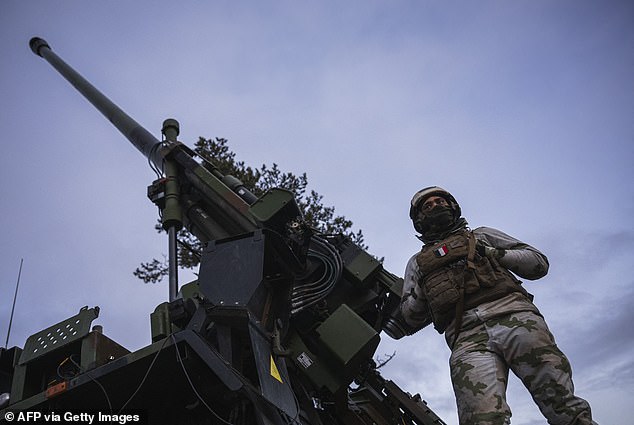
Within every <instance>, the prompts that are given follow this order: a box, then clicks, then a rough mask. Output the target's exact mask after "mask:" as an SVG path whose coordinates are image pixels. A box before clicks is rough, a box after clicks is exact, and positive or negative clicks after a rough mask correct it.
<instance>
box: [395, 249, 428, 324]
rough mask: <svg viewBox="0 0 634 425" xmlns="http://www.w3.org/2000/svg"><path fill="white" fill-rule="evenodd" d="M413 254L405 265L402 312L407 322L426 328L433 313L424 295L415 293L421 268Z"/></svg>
mask: <svg viewBox="0 0 634 425" xmlns="http://www.w3.org/2000/svg"><path fill="white" fill-rule="evenodd" d="M417 255H418V253H416V254H415V255H413V256H412V258H410V259H409V261H408V262H407V266H406V267H405V275H404V276H403V296H402V298H401V314H402V315H403V318H404V319H405V322H406V323H407V324H408V325H409V326H411V327H412V328H413V329H415V330H419V329H422V328H424V327H425V326H427V325H429V324H430V323H431V314H430V312H429V308H428V307H427V301H426V300H425V299H423V298H422V295H419V296H417V295H416V294H415V293H414V287H415V286H416V285H417V284H418V281H419V279H420V270H419V269H418V263H416V256H417Z"/></svg>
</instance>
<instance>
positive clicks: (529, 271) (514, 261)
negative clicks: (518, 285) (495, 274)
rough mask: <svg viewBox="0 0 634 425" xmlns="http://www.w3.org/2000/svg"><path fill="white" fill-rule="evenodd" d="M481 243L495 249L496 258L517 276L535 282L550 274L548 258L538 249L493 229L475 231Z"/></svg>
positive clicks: (483, 228)
mask: <svg viewBox="0 0 634 425" xmlns="http://www.w3.org/2000/svg"><path fill="white" fill-rule="evenodd" d="M473 233H474V234H475V236H476V239H477V240H478V242H479V243H481V244H484V245H485V246H488V247H492V248H495V251H494V254H493V255H494V257H495V259H497V261H498V263H500V265H501V266H502V267H505V268H507V269H508V270H510V271H512V272H513V273H515V274H516V275H517V276H519V277H521V278H524V279H528V280H535V279H539V278H541V277H544V276H546V273H548V266H549V265H548V258H546V256H545V255H544V254H542V253H541V252H540V251H538V250H537V249H536V248H533V247H532V246H530V245H528V244H526V243H524V242H521V241H519V240H517V239H515V238H513V237H512V236H509V235H507V234H506V233H504V232H501V231H499V230H497V229H493V228H491V227H478V228H477V229H474V230H473Z"/></svg>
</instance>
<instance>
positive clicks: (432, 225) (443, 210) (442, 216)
mask: <svg viewBox="0 0 634 425" xmlns="http://www.w3.org/2000/svg"><path fill="white" fill-rule="evenodd" d="M453 222H454V217H453V210H452V209H451V207H450V206H448V205H436V206H435V207H434V208H433V209H432V210H431V211H429V212H427V213H425V214H424V215H423V217H422V220H421V224H422V225H423V227H426V228H428V229H429V230H431V231H436V232H437V231H440V230H444V229H447V228H448V227H449V226H451V225H452V224H453Z"/></svg>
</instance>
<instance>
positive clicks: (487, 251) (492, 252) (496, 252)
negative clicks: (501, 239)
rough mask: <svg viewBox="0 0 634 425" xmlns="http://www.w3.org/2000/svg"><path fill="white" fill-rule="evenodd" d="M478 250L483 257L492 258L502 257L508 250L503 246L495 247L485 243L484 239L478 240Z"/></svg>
mask: <svg viewBox="0 0 634 425" xmlns="http://www.w3.org/2000/svg"><path fill="white" fill-rule="evenodd" d="M476 252H477V253H478V254H480V255H481V256H483V257H487V258H491V259H496V260H497V259H500V258H502V257H504V254H506V250H504V249H501V248H493V247H492V246H489V245H486V244H484V242H482V241H477V242H476Z"/></svg>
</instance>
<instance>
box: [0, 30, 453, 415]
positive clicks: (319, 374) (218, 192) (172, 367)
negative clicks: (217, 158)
mask: <svg viewBox="0 0 634 425" xmlns="http://www.w3.org/2000/svg"><path fill="white" fill-rule="evenodd" d="M30 46H31V49H32V50H33V52H34V53H36V54H37V55H39V56H41V57H43V58H44V59H46V60H47V61H48V62H49V63H50V64H51V65H52V66H53V67H54V68H55V69H57V70H58V71H59V72H60V73H61V74H62V75H63V76H64V77H65V78H66V79H67V80H68V81H69V82H70V83H71V84H72V85H73V86H75V87H76V88H77V90H79V91H80V92H81V93H82V94H83V95H84V96H85V97H86V98H87V99H88V100H89V101H90V102H91V103H93V105H94V106H95V107H96V108H97V109H98V110H100V111H101V112H102V113H103V114H104V115H105V116H106V117H107V118H108V119H109V120H110V121H111V122H112V123H113V124H114V125H115V127H117V129H119V130H120V131H121V133H123V135H124V136H125V137H126V138H128V140H129V141H130V142H131V143H132V144H133V145H134V146H135V147H136V148H137V149H138V150H139V151H141V153H143V155H145V156H146V158H148V160H149V161H150V163H151V164H152V165H153V167H154V168H155V169H156V170H160V174H161V177H160V178H159V179H158V180H156V181H155V182H153V183H152V185H151V186H150V188H149V190H148V195H149V197H150V199H151V200H152V201H153V202H154V203H155V204H156V205H157V206H158V207H159V208H160V209H161V217H162V223H163V227H164V228H165V229H166V230H168V234H169V238H170V243H169V246H170V259H171V260H170V261H171V263H170V296H169V301H168V302H165V303H162V304H160V305H159V306H157V307H156V309H155V310H154V312H153V313H152V314H151V315H150V320H151V329H152V344H151V345H148V346H146V347H144V348H141V349H140V350H137V351H135V352H129V351H128V350H126V349H125V348H123V347H121V346H120V345H119V344H117V343H116V342H114V341H112V340H111V339H110V338H108V337H106V336H105V335H103V333H102V332H101V331H100V329H94V328H93V329H92V330H91V328H90V325H91V322H92V321H93V320H94V319H95V318H96V317H97V316H98V314H99V308H98V307H95V308H91V309H89V308H87V307H85V308H82V309H81V310H80V312H79V313H78V314H77V315H75V316H73V317H71V318H69V319H67V320H64V321H62V322H60V323H58V324H55V325H53V326H51V327H49V328H47V329H44V330H42V331H40V332H38V333H36V334H34V335H32V336H31V337H29V338H28V339H27V341H26V343H25V345H24V348H19V347H13V348H11V349H9V350H5V349H0V394H2V395H3V396H2V397H0V403H4V405H3V404H0V409H4V410H0V417H3V414H4V413H5V412H8V411H24V410H47V411H51V410H64V409H66V410H68V409H77V408H82V409H95V410H99V411H102V412H106V413H110V414H118V413H122V412H123V413H125V412H128V411H138V410H140V411H143V412H146V414H147V417H148V420H149V423H174V424H185V423H188V424H235V425H238V424H261V425H265V424H266V425H269V424H270V425H282V424H302V425H330V424H332V425H340V424H341V425H342V424H360V425H361V424H364V425H365V424H385V425H387V424H418V425H421V424H425V425H430V424H442V423H443V422H442V421H441V420H440V418H438V416H436V414H435V413H434V412H432V411H431V410H430V409H429V408H428V407H427V405H426V403H425V402H424V401H422V400H421V398H420V396H418V395H417V396H414V397H412V396H410V395H409V394H407V393H406V392H404V391H403V390H402V389H400V388H399V387H398V385H396V384H395V383H394V382H392V381H389V380H385V379H384V378H383V377H381V375H380V374H379V372H378V371H377V370H376V364H375V363H374V362H373V360H372V356H373V355H374V352H375V350H376V348H377V346H378V343H379V333H380V332H381V331H385V332H386V333H387V334H388V335H389V336H391V337H393V338H400V337H402V336H403V335H405V334H406V333H409V332H410V331H411V329H408V328H407V326H406V325H404V323H403V321H402V320H401V318H400V316H399V309H398V304H399V300H400V295H401V294H400V292H401V288H402V279H400V278H398V277H397V276H395V275H393V274H391V273H389V272H388V271H386V270H385V269H384V268H383V267H382V265H381V263H380V262H379V261H377V260H376V259H375V258H374V257H372V256H371V255H370V254H368V253H367V252H366V251H365V250H363V249H362V248H360V247H359V246H357V245H355V244H354V243H353V242H352V241H351V240H350V239H348V238H346V237H345V236H342V235H323V234H319V233H318V232H316V231H314V230H313V229H311V228H310V227H309V226H308V225H307V224H306V223H305V222H304V220H303V217H302V212H301V211H300V209H299V207H298V206H297V203H296V201H295V199H294V197H293V194H292V193H291V192H289V191H286V190H283V189H271V190H269V191H267V192H266V193H265V194H264V195H262V196H261V197H259V198H258V197H256V196H254V195H253V194H252V193H251V192H250V191H249V190H248V189H247V188H245V187H244V185H243V184H242V183H241V182H240V181H239V180H237V179H236V178H234V177H231V176H225V175H222V174H221V173H220V172H219V171H218V169H217V168H216V167H215V166H214V165H213V164H211V163H210V162H208V161H205V160H203V159H202V158H197V155H196V153H195V152H194V151H192V150H191V149H190V148H188V147H187V146H185V145H184V144H182V143H180V142H178V141H177V140H176V138H177V136H178V123H177V122H176V121H175V120H171V119H170V120H166V121H165V122H164V124H163V134H164V140H162V141H159V140H157V139H156V138H154V137H153V136H152V135H151V134H150V133H149V132H148V131H147V130H145V129H144V128H143V127H141V126H140V125H139V124H138V123H137V122H136V121H134V120H133V119H132V118H130V117H129V116H128V115H127V114H126V113H124V112H123V111H122V110H121V109H119V108H118V107H117V106H116V105H115V104H114V103H112V102H111V101H110V100H109V99H108V98H106V97H105V96H104V95H103V94H101V93H100V92H99V91H98V90H97V89H96V88H94V87H93V86H92V85H91V84H90V83H88V82H87V81H86V80H85V79H84V78H83V77H81V75H79V74H78V73H77V72H76V71H74V70H73V69H72V68H71V67H70V66H68V65H67V64H66V63H65V62H64V61H63V60H62V59H60V58H59V57H58V56H57V55H56V54H54V53H53V52H52V50H51V49H50V47H49V45H48V44H47V43H46V42H45V41H44V40H42V39H39V38H34V39H32V40H31V42H30ZM182 226H184V227H186V228H187V229H188V230H189V231H190V232H192V234H194V235H195V236H196V237H197V238H199V239H200V241H201V242H203V243H204V252H203V254H202V258H201V263H200V269H199V274H198V279H197V280H196V281H193V282H190V283H188V284H186V285H183V286H182V287H181V288H178V282H177V279H176V262H175V243H176V242H175V241H176V240H175V238H176V231H177V230H179V229H180V228H181V227H182ZM353 383H354V384H353ZM7 394H8V396H7Z"/></svg>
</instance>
